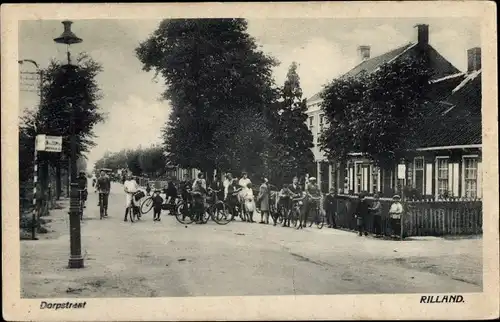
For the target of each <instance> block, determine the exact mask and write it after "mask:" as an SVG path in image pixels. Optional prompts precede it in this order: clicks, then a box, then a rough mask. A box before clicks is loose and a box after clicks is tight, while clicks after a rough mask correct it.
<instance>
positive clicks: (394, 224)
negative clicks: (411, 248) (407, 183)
mask: <svg viewBox="0 0 500 322" xmlns="http://www.w3.org/2000/svg"><path fill="white" fill-rule="evenodd" d="M392 200H393V201H392V205H391V208H390V209H389V216H390V217H391V229H392V234H393V236H395V237H399V236H400V235H401V214H402V213H403V205H402V204H401V198H400V197H399V196H398V195H395V196H394V197H392ZM403 237H404V236H403Z"/></svg>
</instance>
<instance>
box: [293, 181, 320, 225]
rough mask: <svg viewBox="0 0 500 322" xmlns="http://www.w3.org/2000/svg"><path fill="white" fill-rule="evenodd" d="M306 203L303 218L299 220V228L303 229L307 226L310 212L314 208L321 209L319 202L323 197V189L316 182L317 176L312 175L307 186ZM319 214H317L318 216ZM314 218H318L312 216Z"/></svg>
mask: <svg viewBox="0 0 500 322" xmlns="http://www.w3.org/2000/svg"><path fill="white" fill-rule="evenodd" d="M305 193H306V204H305V209H304V211H303V212H302V216H301V217H302V218H301V220H300V222H299V226H298V227H297V229H302V228H303V227H305V226H306V223H307V219H308V218H309V217H310V216H309V215H310V212H311V211H313V210H314V209H318V210H319V211H321V210H320V209H319V208H320V207H319V202H320V200H319V199H320V198H321V191H320V190H319V187H318V185H317V184H316V178H315V177H310V178H309V183H308V184H307V186H306V190H305ZM318 215H319V214H316V216H318ZM312 220H317V218H312Z"/></svg>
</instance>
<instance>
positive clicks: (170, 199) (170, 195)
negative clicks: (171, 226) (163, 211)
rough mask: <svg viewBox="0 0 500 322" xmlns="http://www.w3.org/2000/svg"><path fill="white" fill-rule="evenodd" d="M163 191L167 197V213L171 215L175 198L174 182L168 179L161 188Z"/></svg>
mask: <svg viewBox="0 0 500 322" xmlns="http://www.w3.org/2000/svg"><path fill="white" fill-rule="evenodd" d="M163 193H164V194H165V196H166V198H167V205H168V206H169V213H168V214H169V215H173V214H174V211H172V210H173V209H175V200H176V199H177V188H176V187H175V185H174V182H173V181H172V180H170V181H169V182H168V184H167V187H166V188H164V189H163Z"/></svg>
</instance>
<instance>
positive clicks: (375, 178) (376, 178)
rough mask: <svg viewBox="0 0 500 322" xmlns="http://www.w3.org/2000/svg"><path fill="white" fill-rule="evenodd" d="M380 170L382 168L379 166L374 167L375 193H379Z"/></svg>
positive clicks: (373, 187)
mask: <svg viewBox="0 0 500 322" xmlns="http://www.w3.org/2000/svg"><path fill="white" fill-rule="evenodd" d="M379 171H380V169H379V168H378V167H372V180H371V181H372V191H373V192H374V193H378V192H379V191H378V190H379V188H378V184H379V182H378V176H379Z"/></svg>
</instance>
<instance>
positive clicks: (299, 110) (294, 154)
mask: <svg viewBox="0 0 500 322" xmlns="http://www.w3.org/2000/svg"><path fill="white" fill-rule="evenodd" d="M281 97H282V102H280V111H279V118H278V120H279V121H278V126H277V127H275V129H276V130H277V132H276V134H275V141H276V143H275V144H276V147H277V149H276V152H277V155H276V156H275V159H276V160H277V161H278V162H279V164H278V167H277V169H276V170H277V171H278V173H280V174H281V178H280V179H281V180H279V181H283V180H284V181H286V182H290V181H291V179H292V177H293V176H295V175H301V174H304V173H305V172H306V169H307V168H308V167H309V166H310V164H311V163H313V162H314V155H313V153H312V151H311V148H313V147H314V144H313V135H312V133H311V131H310V130H309V128H308V127H307V124H306V121H307V114H306V111H307V104H306V100H305V99H303V98H302V89H301V88H300V78H299V75H298V74H297V64H296V63H295V62H293V63H292V64H291V65H290V67H289V69H288V73H287V78H286V81H285V84H284V86H283V88H282V94H281Z"/></svg>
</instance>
